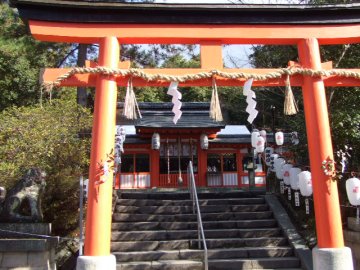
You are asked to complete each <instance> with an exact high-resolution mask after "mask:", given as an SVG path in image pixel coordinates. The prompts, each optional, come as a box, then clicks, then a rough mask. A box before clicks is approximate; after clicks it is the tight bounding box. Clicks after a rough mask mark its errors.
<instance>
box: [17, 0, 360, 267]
mask: <svg viewBox="0 0 360 270" xmlns="http://www.w3.org/2000/svg"><path fill="white" fill-rule="evenodd" d="M12 3H13V4H14V5H15V6H16V7H17V8H18V10H19V14H20V16H21V17H22V18H23V19H24V20H26V21H27V23H28V24H29V27H30V31H31V34H32V35H33V36H34V38H36V39H38V40H41V41H50V42H74V43H86V44H89V43H96V44H99V58H98V63H97V65H98V67H99V69H96V70H91V69H89V70H87V71H86V70H78V71H77V70H73V71H71V72H70V73H68V72H69V69H46V70H45V72H44V75H43V80H44V82H50V83H51V82H56V83H55V85H57V86H95V87H96V94H95V109H94V125H93V131H92V149H91V162H90V172H89V179H90V182H89V194H88V208H87V217H86V234H85V239H86V240H85V255H86V256H87V258H89V257H93V258H94V260H95V258H99V259H101V258H104V257H106V258H107V257H109V258H110V257H111V256H110V228H111V209H112V208H111V203H112V201H111V194H112V184H113V181H112V180H113V177H112V175H111V176H108V177H106V178H105V176H104V175H105V172H104V166H103V165H102V164H101V161H102V160H105V159H106V158H107V155H108V154H109V153H111V150H112V148H113V147H114V137H115V115H116V102H117V100H116V99H117V90H118V86H119V85H121V86H124V85H126V83H127V81H128V79H129V77H130V76H132V77H133V84H134V86H168V85H169V83H170V82H171V81H178V82H179V86H180V87H181V86H185V85H187V86H198V85H202V86H211V85H212V79H213V78H214V77H215V78H216V82H217V85H218V86H238V87H239V86H242V85H243V83H244V81H246V80H247V79H249V78H253V79H254V83H253V86H254V87H256V86H281V85H285V81H286V78H287V75H291V76H290V77H291V78H290V83H291V85H292V86H301V87H302V94H303V101H304V113H305V120H306V129H307V139H308V150H309V156H310V167H311V173H312V178H313V179H314V181H313V190H314V208H315V218H316V232H317V240H318V247H319V249H323V251H324V252H326V250H327V249H332V250H338V249H343V248H344V239H343V233H342V223H341V216H340V207H339V198H338V189H337V182H336V181H333V178H332V175H331V173H330V174H329V173H325V172H324V170H323V169H322V163H323V162H324V161H326V160H329V161H333V160H334V156H333V148H332V143H331V133H330V126H329V118H328V108H327V104H326V95H325V86H359V85H360V80H359V78H360V76H359V71H360V70H359V69H357V68H356V67H355V68H354V69H346V70H342V71H341V70H336V69H331V64H330V65H329V64H326V65H324V64H322V62H321V57H320V48H319V46H321V45H329V44H348V43H360V5H359V4H350V5H339V6H325V7H324V8H322V7H317V6H291V5H290V6H289V5H285V6H283V7H282V6H278V5H277V6H275V8H271V7H269V6H268V5H254V6H243V5H191V4H190V5H181V4H180V5H171V4H169V5H166V4H124V3H119V2H118V1H101V0H98V1H61V0H46V1H37V0H13V1H12ZM120 44H199V45H200V47H201V49H200V53H201V67H200V68H198V69H143V70H142V72H145V73H146V74H147V76H143V75H144V74H143V73H139V71H132V72H131V73H129V72H127V71H128V70H127V68H126V70H124V68H123V65H122V64H121V63H120V64H119V59H120ZM223 44H277V45H294V46H297V49H298V54H299V57H298V59H299V63H297V64H296V66H298V67H300V69H301V70H300V71H299V72H297V73H292V72H291V69H286V70H283V69H266V68H264V69H224V67H223V61H222V45H223ZM329 69H330V70H329ZM330 71H331V72H330ZM229 73H231V74H229ZM64 74H68V75H67V76H65V77H63V78H62V76H64ZM159 74H166V76H159ZM266 74H267V76H265V75H266ZM269 74H271V76H269ZM150 75H156V76H154V77H151V76H150ZM59 78H60V79H59ZM340 91H341V90H340ZM99 164H100V165H99ZM105 180H106V181H105ZM86 256H85V257H86ZM350 257H351V255H350ZM85 259H86V258H85ZM111 260H113V264H112V266H111V267H108V268H101V267H98V268H96V269H112V270H113V269H115V268H116V265H115V260H114V259H111ZM324 262H325V261H324ZM89 269H90V268H89ZM91 269H94V268H91ZM317 269H323V268H322V266H321V265H320V266H319V267H318V268H317ZM329 269H330V268H329ZM343 269H345V268H343ZM337 270H339V268H337Z"/></svg>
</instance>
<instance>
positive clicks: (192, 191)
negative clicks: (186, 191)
mask: <svg viewBox="0 0 360 270" xmlns="http://www.w3.org/2000/svg"><path fill="white" fill-rule="evenodd" d="M188 180H189V181H190V185H189V187H190V198H191V200H192V203H193V213H194V214H195V206H196V220H197V229H198V248H199V249H201V239H202V242H203V246H204V269H205V270H208V268H209V266H208V251H207V245H206V240H205V233H204V227H203V224H202V219H201V213H200V206H199V199H198V196H197V191H196V185H195V177H194V171H193V167H192V162H191V161H190V162H189V165H188Z"/></svg>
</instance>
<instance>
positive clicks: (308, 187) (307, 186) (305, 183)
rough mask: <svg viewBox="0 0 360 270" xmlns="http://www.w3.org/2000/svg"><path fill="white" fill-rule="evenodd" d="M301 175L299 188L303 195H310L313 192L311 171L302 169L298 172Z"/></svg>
mask: <svg viewBox="0 0 360 270" xmlns="http://www.w3.org/2000/svg"><path fill="white" fill-rule="evenodd" d="M298 177H299V188H300V192H301V195H303V196H305V197H308V196H311V194H312V193H313V189H312V180H311V172H309V171H302V172H301V173H299V174H298Z"/></svg>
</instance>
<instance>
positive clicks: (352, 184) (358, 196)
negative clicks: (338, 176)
mask: <svg viewBox="0 0 360 270" xmlns="http://www.w3.org/2000/svg"><path fill="white" fill-rule="evenodd" d="M346 193H347V196H348V199H349V202H350V203H351V204H352V205H355V206H357V205H360V179H359V178H355V177H353V178H350V179H348V180H346Z"/></svg>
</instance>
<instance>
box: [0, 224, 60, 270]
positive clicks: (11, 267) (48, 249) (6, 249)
mask: <svg viewBox="0 0 360 270" xmlns="http://www.w3.org/2000/svg"><path fill="white" fill-rule="evenodd" d="M36 227H37V229H36ZM46 227H49V225H44V224H38V226H37V225H33V224H0V229H1V230H2V232H1V234H0V270H56V263H55V247H56V245H57V243H58V240H57V239H56V238H55V239H54V238H44V239H41V238H40V239H34V238H35V237H34V236H32V237H31V236H27V237H26V238H23V237H25V236H24V235H20V234H15V233H9V232H5V231H16V232H24V233H26V232H27V233H33V234H41V235H49V230H47V228H46ZM49 228H50V227H49Z"/></svg>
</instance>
